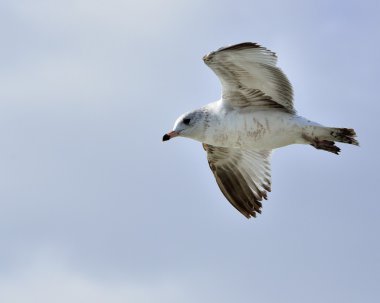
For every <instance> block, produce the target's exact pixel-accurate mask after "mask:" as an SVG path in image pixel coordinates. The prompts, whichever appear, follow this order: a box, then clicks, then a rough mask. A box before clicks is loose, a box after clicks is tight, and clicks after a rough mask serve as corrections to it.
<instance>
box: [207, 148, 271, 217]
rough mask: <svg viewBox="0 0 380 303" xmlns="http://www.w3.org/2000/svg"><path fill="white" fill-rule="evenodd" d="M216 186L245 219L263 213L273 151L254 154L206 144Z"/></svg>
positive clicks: (248, 151)
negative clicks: (263, 201) (263, 200)
mask: <svg viewBox="0 0 380 303" xmlns="http://www.w3.org/2000/svg"><path fill="white" fill-rule="evenodd" d="M203 148H204V149H205V150H206V151H207V160H208V163H209V166H210V168H211V171H212V172H213V174H214V176H215V179H216V182H217V184H218V186H219V188H220V190H221V191H222V193H223V194H224V196H225V197H226V198H227V200H228V201H229V202H230V203H231V204H232V205H233V206H234V207H235V208H236V209H237V210H238V211H239V212H241V213H242V214H243V215H244V216H246V217H247V218H250V217H251V216H253V217H256V213H261V207H262V203H261V202H260V201H261V200H262V199H263V198H264V199H267V192H270V187H271V181H270V163H269V158H270V151H252V150H242V149H235V148H225V147H216V146H213V145H209V144H203Z"/></svg>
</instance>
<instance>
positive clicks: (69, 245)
mask: <svg viewBox="0 0 380 303" xmlns="http://www.w3.org/2000/svg"><path fill="white" fill-rule="evenodd" d="M337 3H338V4H339V5H338V4H335V2H334V4H332V3H331V2H328V1H322V2H318V4H316V3H314V2H300V1H287V2H278V3H267V4H264V3H256V2H251V1H242V2H241V3H239V5H236V3H232V2H231V3H230V2H228V1H222V2H215V1H214V2H213V1H212V2H208V3H207V4H206V3H201V2H187V1H164V2H162V1H144V2H138V4H137V2H133V1H127V2H124V1H117V0H113V1H107V2H102V1H95V2H94V1H65V2H62V1H58V2H57V3H56V4H54V5H53V4H52V2H49V1H33V3H32V4H31V3H29V2H27V1H18V2H11V1H5V2H4V3H3V4H1V9H0V12H1V13H0V14H1V17H2V18H0V20H1V21H0V25H1V27H0V28H1V29H0V32H1V35H2V36H3V37H4V38H3V39H4V41H3V45H4V47H2V48H1V50H0V54H1V56H0V62H1V64H2V67H3V68H2V69H1V70H0V83H1V84H0V86H1V89H0V98H1V100H2V101H1V103H0V112H1V115H2V118H1V119H0V138H1V150H0V153H1V156H0V167H1V173H0V201H1V202H0V206H1V211H0V238H1V239H2V243H3V247H4V249H2V250H1V251H0V268H1V270H0V289H6V291H5V292H3V291H2V292H1V294H0V299H2V301H4V302H5V301H7V302H9V301H12V302H24V301H25V299H26V298H30V297H35V298H38V299H36V301H37V300H38V302H51V301H52V300H54V301H55V302H59V301H57V300H58V299H56V298H54V296H57V294H61V295H60V298H61V299H60V300H62V302H63V300H64V301H65V302H67V301H71V302H79V301H83V300H82V299H80V298H85V299H84V300H91V301H94V302H96V300H98V301H99V302H103V301H105V300H109V301H113V302H119V301H120V302H121V301H133V302H148V301H149V302H151V301H157V302H171V301H172V302H178V301H181V302H187V301H188V302H194V301H207V302H210V301H218V302H231V301H240V300H241V301H242V300H246V299H247V297H248V298H255V300H257V301H262V302H279V301H280V302H294V301H307V302H321V301H323V302H336V301H344V302H358V301H359V300H360V301H374V300H375V298H378V297H379V291H378V290H377V285H376V284H375V283H376V281H378V279H379V276H380V268H379V266H378V264H379V262H378V255H379V245H378V243H377V242H376V241H375V240H374V239H376V238H377V230H378V229H379V223H378V215H379V211H380V207H379V205H378V203H377V202H376V201H377V199H376V198H375V189H376V184H375V182H376V181H377V173H376V172H377V169H378V168H379V164H378V161H376V159H377V154H376V153H377V150H378V148H379V144H378V142H377V141H376V138H377V129H378V128H379V127H378V126H379V122H378V119H377V114H378V112H379V103H378V102H377V99H378V97H377V93H375V92H376V81H377V79H378V78H379V72H378V71H379V70H380V69H379V67H380V66H379V62H378V60H376V59H375V58H374V56H375V54H376V50H378V49H379V38H378V35H377V32H376V30H377V27H376V25H377V23H378V21H377V16H378V13H379V8H378V6H377V4H376V3H375V2H371V1H366V2H365V3H363V2H360V3H359V2H354V1H348V2H342V1H338V2H337ZM338 8H339V9H338ZM3 17H4V18H3ZM247 40H253V41H257V42H259V43H261V44H263V45H265V46H267V47H268V48H270V49H273V50H274V51H276V52H277V53H278V55H279V63H280V66H281V67H282V68H283V69H284V71H285V72H286V73H287V74H288V75H289V78H290V79H291V81H292V83H293V85H294V88H295V92H296V100H295V102H296V106H297V108H298V110H299V112H300V114H302V115H305V116H308V117H310V118H312V119H314V120H317V121H320V122H321V123H324V124H328V125H332V126H335V125H336V126H349V127H355V128H356V129H357V131H358V134H359V139H360V142H361V145H362V146H361V147H360V148H355V147H351V146H343V148H342V149H343V152H342V155H341V156H340V157H336V156H334V155H329V154H327V153H323V152H318V151H315V150H313V149H312V148H309V147H307V146H292V147H288V148H284V149H282V150H279V151H275V153H274V156H273V167H272V169H273V183H274V185H273V192H272V193H271V194H270V197H269V201H267V202H266V203H265V205H264V211H263V215H261V216H260V217H259V218H258V219H256V220H250V221H247V220H245V219H244V218H243V217H241V215H239V214H238V213H237V212H236V211H235V210H234V209H233V208H232V207H231V206H230V205H229V204H228V202H227V201H225V199H224V197H223V196H222V194H221V193H220V192H219V190H218V188H217V186H216V184H215V181H214V180H213V177H212V174H211V172H210V171H209V168H208V165H207V163H206V160H205V154H204V151H203V150H202V148H201V146H200V145H199V144H198V143H196V142H191V141H189V140H181V139H178V140H177V141H173V142H171V141H170V142H169V143H168V144H162V142H161V141H160V140H161V137H162V134H163V133H164V132H166V131H167V130H169V129H170V128H171V127H172V124H173V123H174V120H175V118H176V117H177V116H178V115H179V114H181V113H182V112H185V111H187V110H189V109H192V108H195V107H197V106H201V105H203V104H205V103H207V102H210V101H213V100H215V99H217V98H218V96H219V94H220V92H219V90H220V86H219V83H218V81H217V79H216V77H215V76H214V75H213V74H212V72H211V71H210V70H208V68H207V67H206V66H204V64H203V62H202V61H201V57H202V55H203V54H205V53H207V52H208V51H210V50H213V49H215V48H218V47H219V46H221V45H225V44H230V43H234V42H239V41H247ZM353 286H355V287H353ZM18 289H24V290H25V291H24V292H20V291H17V290H18ZM46 289H48V290H49V291H47V292H46ZM1 296H3V297H1ZM57 298H58V297H57Z"/></svg>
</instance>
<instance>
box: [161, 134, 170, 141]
mask: <svg viewBox="0 0 380 303" xmlns="http://www.w3.org/2000/svg"><path fill="white" fill-rule="evenodd" d="M168 140H170V136H169V135H168V134H165V135H164V136H163V137H162V141H164V142H165V141H168Z"/></svg>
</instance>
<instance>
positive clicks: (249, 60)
mask: <svg viewBox="0 0 380 303" xmlns="http://www.w3.org/2000/svg"><path fill="white" fill-rule="evenodd" d="M203 60H204V62H205V63H206V64H207V65H208V66H209V67H210V68H211V69H212V70H213V71H214V73H215V74H216V75H217V76H218V78H219V80H220V81H221V83H222V86H223V88H222V100H223V102H225V103H227V104H228V105H229V106H233V107H247V106H255V107H262V108H278V109H280V108H282V109H283V110H285V111H287V112H290V113H295V109H294V107H293V90H292V86H291V84H290V82H289V80H288V78H287V77H286V75H285V74H284V73H283V72H282V71H281V69H280V68H278V67H277V66H276V63H277V57H276V54H275V53H273V52H271V51H270V50H268V49H266V48H264V47H262V46H260V45H258V44H256V43H251V42H245V43H240V44H236V45H232V46H228V47H223V48H220V49H218V50H217V51H214V52H211V53H209V54H208V55H206V56H204V57H203Z"/></svg>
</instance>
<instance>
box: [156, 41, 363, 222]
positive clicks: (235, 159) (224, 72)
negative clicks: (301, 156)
mask: <svg viewBox="0 0 380 303" xmlns="http://www.w3.org/2000/svg"><path fill="white" fill-rule="evenodd" d="M203 61H204V62H205V63H206V65H207V66H209V67H210V68H211V69H212V70H213V72H214V73H215V74H216V75H217V76H218V78H219V80H220V82H221V84H222V96H221V99H220V100H218V101H216V102H213V103H210V104H207V105H205V106H203V107H201V108H199V109H196V110H193V111H191V112H188V113H185V114H183V115H181V116H180V117H179V118H178V119H177V120H176V122H175V124H174V128H173V130H172V131H170V132H168V133H166V134H165V135H164V136H163V138H162V140H163V141H167V140H170V139H172V138H174V137H177V136H181V137H186V138H190V139H194V140H197V141H199V142H201V143H202V144H203V148H204V149H205V151H206V152H207V160H208V163H209V166H210V168H211V171H212V172H213V174H214V176H215V179H216V182H217V184H218V186H219V188H220V190H221V191H222V193H223V194H224V196H225V197H226V198H227V200H228V201H229V202H230V203H231V204H232V205H233V206H234V207H235V208H236V209H237V210H238V211H239V212H240V213H242V214H243V215H244V216H245V217H247V218H250V217H256V213H261V209H262V203H261V201H262V200H263V199H265V200H266V199H267V192H270V191H271V175H270V155H271V151H272V150H273V149H276V148H279V147H283V146H286V145H290V144H309V145H311V146H313V147H315V148H316V149H321V150H325V151H328V152H332V153H335V154H338V153H339V151H340V148H339V147H337V146H336V145H335V142H342V143H348V144H353V145H359V144H358V141H357V140H356V139H355V137H356V134H355V131H354V130H353V129H351V128H337V127H326V126H323V125H321V124H318V123H316V122H313V121H310V120H308V119H306V118H304V117H301V116H299V115H297V113H296V110H295V109H294V106H293V90H292V86H291V84H290V82H289V80H288V78H287V77H286V75H285V74H284V73H283V72H282V70H281V69H280V68H279V67H277V66H276V63H277V57H276V54H275V53H273V52H272V51H270V50H268V49H266V48H265V47H262V46H260V45H258V44H256V43H251V42H245V43H240V44H236V45H232V46H227V47H222V48H219V49H218V50H216V51H213V52H211V53H209V54H207V55H206V56H204V57H203Z"/></svg>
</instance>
